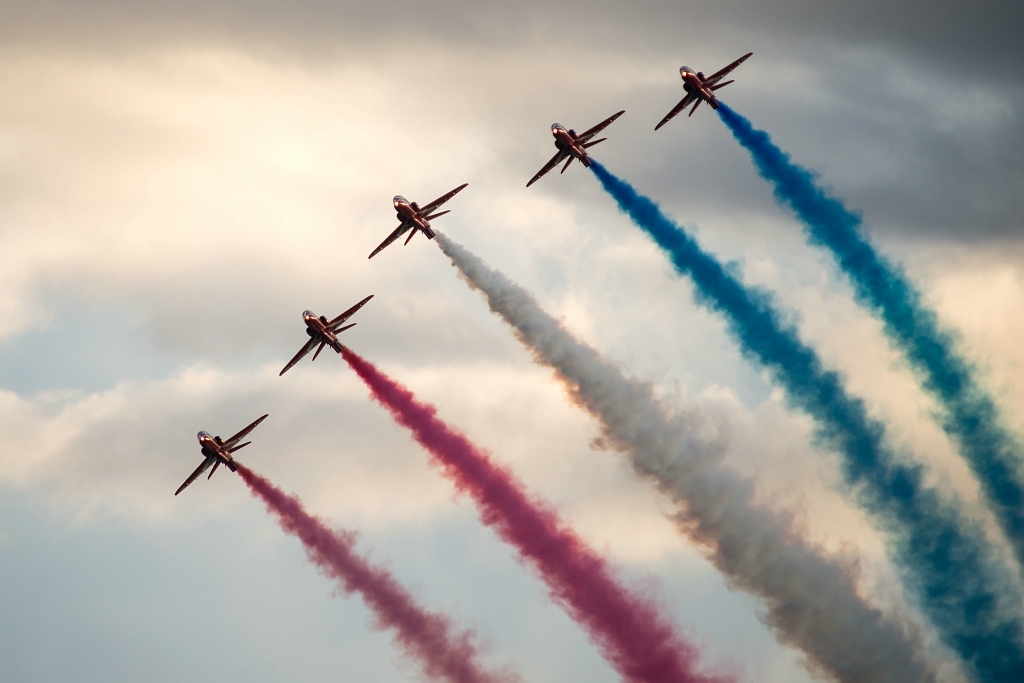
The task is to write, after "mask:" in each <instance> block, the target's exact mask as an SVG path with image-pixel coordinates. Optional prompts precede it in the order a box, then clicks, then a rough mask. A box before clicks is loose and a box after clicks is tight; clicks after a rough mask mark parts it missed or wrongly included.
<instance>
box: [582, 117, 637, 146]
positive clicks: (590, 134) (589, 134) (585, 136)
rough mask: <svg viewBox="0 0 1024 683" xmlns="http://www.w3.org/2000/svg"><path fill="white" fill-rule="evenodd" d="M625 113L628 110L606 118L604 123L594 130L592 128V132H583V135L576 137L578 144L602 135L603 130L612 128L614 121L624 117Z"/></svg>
mask: <svg viewBox="0 0 1024 683" xmlns="http://www.w3.org/2000/svg"><path fill="white" fill-rule="evenodd" d="M625 113H626V110H625V109H623V110H622V111H620V112H618V113H617V114H612V115H611V116H609V117H608V118H606V119H605V120H604V121H602V122H601V123H599V124H597V125H596V126H594V127H593V128H591V129H590V130H585V131H583V132H582V133H580V134H579V135H577V136H576V142H586V141H587V140H589V139H590V138H592V137H594V136H595V135H597V134H598V133H600V132H601V131H602V130H604V129H605V128H607V127H608V126H610V125H611V123H612V121H614V120H615V119H617V118H619V117H620V116H622V115H623V114H625Z"/></svg>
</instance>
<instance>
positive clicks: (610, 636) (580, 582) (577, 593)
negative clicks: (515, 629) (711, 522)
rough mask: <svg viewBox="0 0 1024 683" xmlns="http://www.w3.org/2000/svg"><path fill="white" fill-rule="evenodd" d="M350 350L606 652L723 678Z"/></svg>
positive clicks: (599, 563)
mask: <svg viewBox="0 0 1024 683" xmlns="http://www.w3.org/2000/svg"><path fill="white" fill-rule="evenodd" d="M342 356H343V357H344V358H345V360H346V361H348V364H349V365H350V366H351V367H352V369H353V370H355V371H356V373H357V374H358V375H359V377H360V378H361V379H362V380H363V381H364V382H365V383H366V385H367V386H368V387H369V388H370V391H371V393H372V394H373V398H374V399H375V400H376V401H378V402H379V403H380V404H381V405H382V406H384V407H385V408H387V409H388V410H389V411H390V412H391V414H392V415H393V416H394V418H395V420H396V421H397V422H398V423H399V424H401V425H402V426H404V427H406V428H407V429H409V430H410V431H411V432H412V433H413V436H414V437H415V438H416V440H417V441H418V442H419V443H420V445H421V446H423V447H424V448H425V449H427V451H428V452H429V453H430V454H431V455H432V456H433V460H434V463H435V464H437V465H438V466H439V467H440V468H441V470H442V471H443V472H444V474H445V475H446V476H447V477H448V478H450V479H451V480H452V481H454V482H455V486H456V488H457V489H458V490H459V491H462V492H465V493H467V494H469V495H470V496H471V497H472V498H473V500H474V501H476V504H477V506H478V508H479V509H480V514H481V516H482V517H483V521H484V523H485V524H487V525H488V526H490V527H492V528H494V529H495V531H497V533H498V535H499V536H500V537H501V538H502V540H504V541H505V542H507V543H510V544H511V545H512V546H514V547H515V548H516V550H518V551H519V554H520V556H521V557H523V558H525V559H528V560H529V561H530V563H531V564H532V565H533V566H534V567H535V568H536V569H537V571H538V572H539V573H540V576H541V578H542V579H543V580H544V582H545V583H546V584H547V585H548V588H549V589H550V591H551V594H552V597H553V598H554V599H555V601H556V602H557V603H559V604H560V605H561V606H562V607H563V608H564V609H565V610H566V611H567V612H568V613H569V615H570V616H571V617H572V618H573V619H574V620H576V621H577V622H578V623H579V624H580V625H582V626H583V628H585V629H586V630H587V632H588V633H589V634H590V636H591V638H592V639H593V640H594V641H595V642H596V643H597V645H598V647H599V648H600V650H601V652H602V654H603V655H604V657H605V658H606V659H607V660H608V661H609V662H610V663H611V664H612V666H614V667H615V669H616V670H617V671H618V672H619V673H620V674H621V675H622V676H623V678H625V679H626V680H627V681H631V682H632V683H641V682H642V683H684V682H685V683H690V682H693V683H712V682H714V683H723V681H724V680H725V679H722V678H718V677H711V676H705V675H702V674H699V673H697V672H696V668H697V666H696V664H697V650H696V648H695V647H694V646H693V645H691V644H689V643H687V642H686V641H684V640H683V639H682V638H681V637H680V636H678V635H677V634H676V633H675V632H674V631H673V629H672V627H671V626H670V625H669V623H668V622H667V621H666V619H665V618H664V617H663V616H662V615H661V614H660V612H659V610H658V608H657V607H656V606H655V605H654V604H653V603H652V602H651V601H649V600H647V599H645V598H643V597H641V596H638V595H635V594H633V593H631V592H630V591H628V590H627V589H626V588H625V587H623V586H622V585H621V584H620V583H619V582H618V581H616V579H615V577H614V576H613V573H612V570H611V568H610V567H609V566H608V563H607V562H605V560H604V559H603V558H602V557H600V556H599V555H598V554H597V553H595V552H594V551H593V550H591V549H590V548H588V547H587V545H586V544H585V543H584V542H583V540H582V539H581V538H580V537H579V536H577V535H576V534H575V533H573V532H572V531H571V530H570V529H569V528H568V527H567V526H566V525H565V524H564V523H563V522H562V521H561V520H560V519H559V518H558V515H557V514H556V513H555V512H554V510H552V509H551V508H549V507H548V506H547V505H545V504H544V503H540V502H538V501H536V500H533V499H531V498H530V496H528V495H527V494H526V492H525V491H524V489H523V485H522V484H521V483H520V482H518V481H516V479H515V477H513V476H512V474H511V473H509V472H508V471H507V470H505V469H504V468H502V467H500V466H499V465H497V464H495V463H494V462H492V461H491V459H490V457H489V456H488V455H487V454H486V453H484V452H483V451H481V450H480V449H478V448H477V447H476V446H474V445H473V444H472V443H470V441H469V439H467V438H466V437H465V436H464V435H462V434H460V433H459V432H457V431H455V430H453V429H452V428H451V427H449V426H448V425H446V424H445V423H444V422H442V421H441V420H439V419H438V418H437V409H436V408H434V407H433V406H431V405H426V404H423V403H420V402H419V401H417V400H416V398H415V397H414V396H413V394H412V392H411V391H409V390H408V389H406V388H405V387H403V386H402V385H400V384H398V383H397V382H395V381H393V380H391V379H390V378H389V377H387V376H386V375H384V374H383V373H382V372H380V371H379V370H378V369H377V368H376V367H374V366H373V364H371V363H370V362H369V361H367V360H365V359H363V358H361V357H360V356H358V355H356V354H355V353H353V352H352V351H351V350H350V349H348V348H347V347H346V348H344V350H343V351H342Z"/></svg>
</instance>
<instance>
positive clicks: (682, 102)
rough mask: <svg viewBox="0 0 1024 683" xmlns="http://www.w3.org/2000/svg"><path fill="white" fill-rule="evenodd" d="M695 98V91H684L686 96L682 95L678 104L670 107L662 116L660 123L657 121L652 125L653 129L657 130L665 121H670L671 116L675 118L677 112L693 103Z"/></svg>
mask: <svg viewBox="0 0 1024 683" xmlns="http://www.w3.org/2000/svg"><path fill="white" fill-rule="evenodd" d="M695 99H697V94H696V93H692V92H691V93H686V97H684V98H683V99H681V100H679V104H677V105H676V106H674V107H672V111H670V112H669V113H667V114H665V118H663V119H662V120H661V123H659V124H658V125H656V126H655V127H654V130H658V129H659V128H661V127H662V126H664V125H665V124H666V123H668V122H669V121H671V120H672V119H673V118H675V116H676V114H678V113H679V112H681V111H682V110H684V109H686V108H687V107H689V106H690V105H691V104H693V101H694V100H695Z"/></svg>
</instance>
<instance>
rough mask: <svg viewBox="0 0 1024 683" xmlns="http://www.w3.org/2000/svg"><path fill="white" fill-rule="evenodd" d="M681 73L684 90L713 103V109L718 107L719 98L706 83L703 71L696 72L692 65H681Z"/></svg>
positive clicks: (710, 103)
mask: <svg viewBox="0 0 1024 683" xmlns="http://www.w3.org/2000/svg"><path fill="white" fill-rule="evenodd" d="M679 75H680V77H682V79H683V90H685V91H686V92H687V93H688V94H691V95H697V97H699V98H701V99H702V100H704V101H705V102H707V103H708V104H709V105H711V108H712V109H718V98H717V97H715V93H713V92H711V90H709V89H708V88H707V87H706V86H705V85H704V74H703V73H701V72H699V71H698V72H697V73H694V72H693V70H692V69H691V68H690V67H688V66H684V67H680V69H679Z"/></svg>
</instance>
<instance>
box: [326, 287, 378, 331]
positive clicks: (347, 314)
mask: <svg viewBox="0 0 1024 683" xmlns="http://www.w3.org/2000/svg"><path fill="white" fill-rule="evenodd" d="M372 298H373V294H371V295H370V296H368V297H366V298H365V299H363V300H362V301H360V302H359V303H357V304H356V305H355V306H353V307H352V308H350V309H348V310H347V311H345V312H344V313H342V314H341V315H339V316H338V317H337V318H335V319H334V320H332V321H331V322H329V323H327V327H334V326H335V325H340V324H341V323H343V322H345V321H346V320H348V319H349V318H351V317H352V314H354V313H355V312H356V311H358V310H359V309H360V308H362V307H363V306H364V305H365V304H366V302H367V301H369V300H370V299H372Z"/></svg>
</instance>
